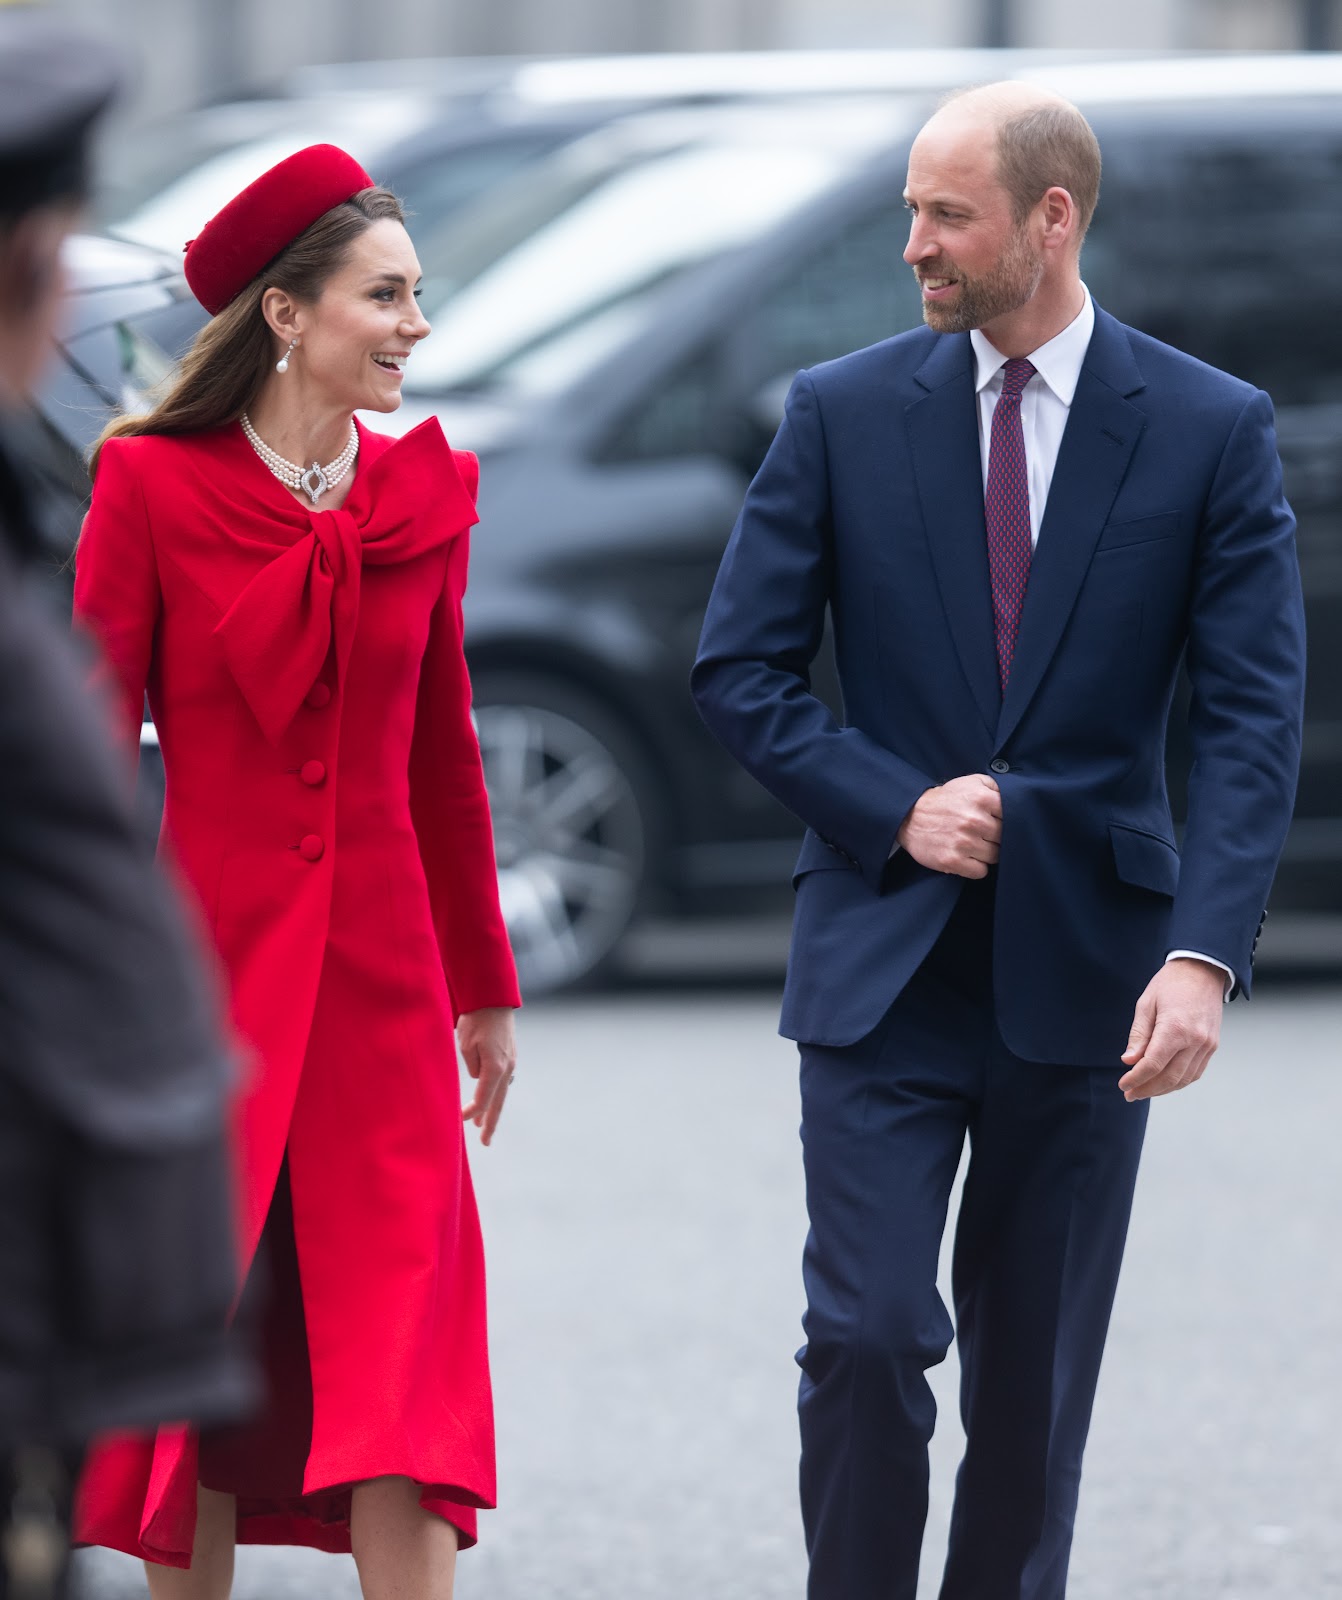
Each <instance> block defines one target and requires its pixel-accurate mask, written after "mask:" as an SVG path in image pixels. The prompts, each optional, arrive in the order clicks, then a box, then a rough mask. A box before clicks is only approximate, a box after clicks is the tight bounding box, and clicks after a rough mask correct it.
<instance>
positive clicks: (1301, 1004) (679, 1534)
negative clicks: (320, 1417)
mask: <svg viewBox="0 0 1342 1600" xmlns="http://www.w3.org/2000/svg"><path fill="white" fill-rule="evenodd" d="M775 1014H776V1003H775V997H774V996H773V994H771V993H769V992H766V991H762V990H757V991H755V992H752V993H745V994H741V993H734V994H733V993H723V992H708V993H705V992H703V991H698V992H696V991H683V992H677V993H665V992H663V993H657V992H653V993H646V992H645V993H642V994H626V995H622V996H617V997H613V998H612V997H604V998H594V999H590V1000H583V1001H566V1002H558V1001H556V1002H551V1003H549V1004H537V1005H535V1006H532V1007H531V1008H529V1009H528V1010H527V1012H525V1013H524V1015H523V1020H522V1025H521V1065H520V1071H519V1077H518V1082H517V1085H516V1089H515V1091H514V1098H513V1103H512V1104H511V1105H510V1106H509V1109H508V1114H507V1120H506V1124H505V1126H504V1128H503V1130H502V1132H501V1134H500V1137H499V1139H498V1141H497V1143H496V1145H495V1146H494V1148H493V1149H492V1150H490V1151H485V1152H480V1151H478V1150H477V1151H476V1152H475V1154H474V1167H475V1172H476V1175H477V1183H478V1186H479V1189H480V1193H481V1200H482V1207H483V1212H484V1217H485V1224H486V1230H487V1239H488V1245H489V1250H490V1261H491V1276H492V1300H493V1326H494V1333H493V1341H494V1370H495V1381H496V1388H497V1399H498V1417H499V1449H500V1482H501V1495H502V1509H500V1510H499V1511H498V1512H496V1513H493V1514H490V1515H488V1516H486V1517H485V1518H484V1529H483V1538H482V1541H481V1544H480V1546H479V1547H478V1548H477V1549H476V1550H474V1551H471V1552H470V1553H468V1554H466V1555H464V1556H463V1557H462V1559H461V1564H460V1581H459V1584H458V1594H459V1596H460V1597H461V1600H673V1597H674V1600H690V1597H693V1600H801V1597H802V1595H803V1592H804V1576H803V1562H802V1552H801V1544H800V1535H799V1531H798V1525H797V1517H796V1510H795V1492H794V1485H795V1472H796V1428H795V1421H794V1414H793V1402H794V1394H795V1380H796V1369H795V1367H794V1365H793V1362H792V1353H793V1350H794V1349H795V1347H796V1345H797V1343H798V1342H799V1330H798V1317H799V1314H800V1310H801V1300H800V1289H799V1281H798V1257H799V1252H800V1247H801V1241H802V1233H803V1209H802V1197H801V1186H800V1165H799V1156H798V1148H797V1137H796V1123H797V1094H796V1083H795V1052H794V1050H793V1047H791V1046H790V1045H788V1044H786V1043H785V1042H783V1041H781V1040H779V1039H778V1038H777V1037H776V1036H775V1033H774V1019H775ZM1339 1128H1342V989H1338V988H1327V987H1322V986H1320V987H1316V988H1304V989H1302V988H1294V989H1283V988H1279V989H1277V990H1276V991H1275V992H1274V991H1272V990H1271V989H1268V988H1266V987H1265V989H1264V992H1262V993H1261V994H1260V996H1259V998H1257V999H1255V1000H1254V1001H1253V1002H1251V1003H1250V1004H1247V1005H1246V1004H1242V1003H1241V1004H1236V1005H1234V1006H1232V1007H1230V1008H1229V1011H1228V1013H1227V1016H1226V1028H1225V1038H1224V1043H1223V1047H1222V1050H1221V1053H1220V1055H1219V1056H1218V1057H1217V1059H1216V1061H1215V1062H1214V1063H1213V1066H1212V1068H1211V1071H1210V1073H1209V1075H1208V1077H1207V1078H1206V1079H1205V1080H1204V1081H1203V1082H1202V1083H1201V1084H1199V1085H1198V1086H1197V1087H1196V1088H1194V1089H1192V1090H1189V1091H1186V1092H1185V1093H1183V1094H1180V1095H1177V1096H1174V1097H1172V1098H1169V1099H1166V1100H1163V1101H1160V1102H1157V1104H1156V1106H1155V1108H1154V1111H1153V1116H1152V1121H1151V1126H1150V1133H1149V1136H1148V1141H1147V1150H1146V1157H1145V1162H1144V1169H1143V1175H1142V1180H1141V1182H1140V1184H1139V1188H1138V1199H1137V1207H1136V1213H1135V1216H1134V1219H1133V1226H1132V1232H1131V1235H1130V1241H1129V1249H1128V1257H1127V1264H1126V1266H1125V1269H1124V1276H1123V1281H1122V1284H1121V1287H1120V1290H1119V1301H1118V1306H1117V1309H1116V1313H1115V1320H1114V1327H1113V1332H1112V1335H1111V1339H1110V1345H1109V1353H1108V1356H1107V1358H1106V1365H1105V1370H1104V1374H1103V1378H1102V1382H1101V1389H1100V1395H1099V1399H1098V1403H1097V1408H1096V1415H1095V1421H1094V1426H1093V1429H1092V1433H1091V1443H1090V1449H1089V1453H1088V1458H1087V1475H1086V1480H1085V1484H1084V1486H1083V1491H1082V1504H1081V1514H1080V1519H1079V1523H1078V1528H1077V1537H1076V1546H1075V1552H1074V1557H1073V1564H1072V1581H1071V1584H1070V1587H1069V1591H1068V1593H1069V1596H1070V1597H1071V1600H1134V1597H1141V1600H1328V1597H1331V1596H1336V1595H1342V1445H1339V1436H1340V1434H1342V1251H1340V1250H1339V1248H1338V1231H1339V1222H1340V1221H1342V1161H1340V1160H1339V1152H1338V1130H1339ZM954 1382H955V1374H954V1362H953V1360H952V1361H949V1362H948V1363H947V1364H946V1365H945V1366H944V1367H942V1368H941V1369H939V1370H938V1371H937V1373H936V1374H935V1387H936V1389H937V1392H938V1395H939V1398H940V1402H941V1419H942V1420H941V1423H940V1425H939V1427H938V1432H937V1437H936V1440H935V1441H934V1448H933V1501H932V1512H931V1516H930V1519H929V1525H928V1537H927V1551H926V1559H925V1562H924V1582H923V1585H922V1587H921V1588H920V1590H919V1596H920V1600H932V1597H933V1596H934V1595H935V1593H936V1580H937V1575H938V1573H937V1568H938V1565H939V1559H940V1552H941V1550H942V1549H943V1548H944V1539H945V1530H946V1524H947V1517H948V1513H949V1505H950V1483H951V1476H952V1473H953V1471H954V1465H955V1460H956V1455H957V1445H958V1439H957V1428H956V1423H955V1417H954V1404H953V1394H954ZM82 1568H83V1574H84V1579H85V1582H86V1593H87V1594H88V1596H89V1597H90V1600H129V1597H131V1596H140V1595H143V1594H144V1592H145V1590H144V1586H143V1580H142V1578H141V1577H140V1576H139V1573H138V1569H136V1568H135V1566H134V1565H133V1564H132V1563H130V1562H127V1561H125V1560H123V1559H122V1558H119V1557H111V1556H108V1555H107V1554H105V1553H102V1552H90V1553H88V1554H86V1556H85V1557H84V1558H83V1559H82ZM234 1593H235V1597H236V1600H318V1597H320V1600H354V1597H356V1596H357V1594H358V1589H357V1585H356V1584H355V1581H354V1574H353V1568H352V1564H351V1563H350V1562H349V1560H348V1558H339V1557H330V1556H320V1555H313V1554H310V1553H307V1552H288V1551H263V1550H252V1551H243V1552H242V1553H241V1558H240V1561H239V1573H238V1581H237V1584H236V1587H235V1590H234Z"/></svg>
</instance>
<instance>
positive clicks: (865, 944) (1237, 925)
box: [694, 308, 1305, 1068]
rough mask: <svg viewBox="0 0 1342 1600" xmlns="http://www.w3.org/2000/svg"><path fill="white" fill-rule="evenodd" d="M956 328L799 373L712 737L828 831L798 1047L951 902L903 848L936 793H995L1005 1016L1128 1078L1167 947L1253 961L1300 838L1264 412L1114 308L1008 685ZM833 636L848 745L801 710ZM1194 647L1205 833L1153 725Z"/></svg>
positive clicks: (1293, 661)
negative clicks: (989, 783)
mask: <svg viewBox="0 0 1342 1600" xmlns="http://www.w3.org/2000/svg"><path fill="white" fill-rule="evenodd" d="M973 372H974V369H973V352H972V349H971V344H970V339H969V335H968V334H954V335H938V334H935V333H933V332H931V331H930V330H928V329H918V330H916V331H914V332H912V333H906V334H901V335H900V336H899V337H898V338H895V339H891V340H888V341H887V342H886V343H884V344H880V345H876V346H874V347H873V348H871V349H869V350H863V351H859V352H858V353H857V354H855V355H851V356H847V357H845V358H844V359H843V360H840V361H836V362H831V363H829V364H828V365H826V366H821V367H817V368H815V369H814V370H813V371H811V372H804V373H802V374H801V375H800V376H799V377H798V379H797V381H796V383H795V384H794V385H793V388H792V392H791V395H790V397H789V401H788V408H787V417H786V419H785V421H784V423H783V426H782V428H781V430H780V431H779V434H778V437H777V438H776V440H775V441H774V444H773V447H772V449H771V450H770V452H769V456H768V459H767V460H766V461H765V463H764V466H763V467H762V468H761V470H760V473H759V475H758V477H757V478H756V479H755V482H754V484H753V485H752V486H751V490H750V493H749V495H748V497H747V499H746V503H745V508H744V510H743V511H742V513H741V518H740V521H739V522H738V524H737V527H736V531H735V533H734V534H733V536H732V539H731V542H730V544H729V545H728V547H727V552H726V555H725V557H724V560H723V564H722V570H721V573H720V574H719V576H718V581H717V586H716V588H715V589H714V592H713V598H712V601H711V602H710V604H709V607H708V615H707V619H706V622H705V625H704V633H703V641H702V644H701V647H700V656H699V661H698V664H697V666H696V668H695V674H694V690H695V694H696V697H697V699H698V703H699V707H700V710H701V711H702V713H703V715H704V717H705V718H706V720H707V722H708V724H709V726H710V727H711V728H712V729H713V731H714V732H715V733H716V734H717V735H718V736H719V737H720V738H721V739H722V740H723V742H724V743H725V744H726V745H727V746H728V748H729V749H731V750H732V752H733V753H734V754H735V755H736V756H737V757H738V758H739V759H740V760H741V761H742V763H743V764H744V765H745V766H746V767H747V768H749V770H750V771H751V772H753V773H754V775H755V776H756V777H757V778H758V779H759V780H760V782H761V783H763V784H764V785H765V786H766V788H768V789H770V790H771V791H772V792H773V793H774V794H775V795H777V796H778V798H779V799H781V800H782V801H783V802H784V804H786V805H787V806H789V807H790V808H791V809H792V810H793V811H794V812H795V813H796V814H797V816H799V817H800V818H801V819H802V820H803V821H804V822H806V823H807V824H808V826H809V829H810V831H809V833H808V834H807V837H806V839H805V841H804V843H803V845H802V850H801V855H800V858H799V860H798V862H797V868H796V877H795V882H796V887H797V914H796V922H795V924H794V930H793V939H792V957H791V961H790V963H789V968H788V979H787V987H786V990H785V994H784V1002H783V1018H782V1031H783V1032H784V1033H786V1034H788V1035H789V1036H790V1037H792V1038H795V1039H799V1040H802V1041H805V1042H809V1043H817V1044H849V1043H852V1042H853V1041H855V1040H857V1039H860V1038H861V1037H862V1036H863V1035H864V1034H866V1033H867V1032H869V1031H870V1030H871V1029H872V1028H873V1027H874V1026H875V1025H876V1023H877V1022H878V1021H879V1019H880V1018H881V1017H882V1015H884V1013H885V1011H886V1010H887V1009H888V1007H889V1006H890V1004H891V1003H892V1001H893V1000H894V999H895V997H896V996H897V995H898V994H899V992H900V991H901V989H902V988H903V986H904V984H905V983H906V982H907V981H908V979H909V977H910V976H911V974H912V973H913V972H914V971H915V970H916V969H917V967H918V966H919V964H920V963H921V962H922V960H923V958H924V956H925V955H926V954H927V952H928V951H929V950H930V949H931V947H932V945H933V944H934V942H935V941H936V939H937V937H938V936H939V934H940V933H941V930H942V929H943V928H944V927H945V925H946V922H947V920H948V918H949V916H950V914H951V911H952V909H953V907H954V906H955V903H956V901H957V899H958V898H959V896H960V893H961V882H962V880H960V879H959V878H956V877H954V876H951V875H948V874H945V873H938V872H932V871H930V870H928V869H927V868H924V867H922V866H920V865H919V864H918V863H917V862H915V861H913V860H912V859H911V858H910V857H909V856H907V855H905V854H899V855H896V856H895V858H894V859H893V860H891V859H889V857H890V850H891V846H892V844H893V843H894V840H895V834H896V830H897V829H898V827H899V825H900V822H901V820H902V819H903V817H904V816H906V815H907V813H908V811H909V810H910V808H911V807H912V806H913V804H914V802H915V801H916V800H917V799H918V797H919V796H920V795H921V794H922V793H923V792H924V791H925V790H926V789H928V788H930V787H932V786H933V785H934V784H939V783H944V782H946V781H947V780H949V779H951V778H955V777H959V776H961V775H962V774H965V773H972V772H982V773H984V774H988V773H991V774H992V775H993V777H994V778H995V780H996V782H997V785H998V787H999V789H1000V790H1001V796H1002V812H1003V823H1002V849H1001V861H1000V864H999V866H998V869H997V872H996V874H995V876H996V879H997V889H996V908H997V909H996V945H995V950H994V970H995V972H996V982H997V990H996V994H997V1015H998V1021H999V1023H1000V1026H1001V1029H1002V1034H1003V1037H1004V1039H1005V1040H1006V1042H1007V1043H1008V1045H1009V1046H1010V1048H1011V1049H1012V1050H1013V1051H1014V1052H1015V1053H1016V1054H1017V1055H1019V1056H1022V1057H1023V1058H1025V1059H1026V1060H1030V1061H1040V1062H1060V1063H1061V1062H1065V1063H1072V1064H1076V1065H1093V1066H1108V1065H1112V1066H1114V1067H1115V1068H1117V1065H1118V1060H1119V1056H1120V1054H1121V1052H1122V1050H1123V1048H1124V1046H1125V1045H1126V1043H1127V1040H1128V1031H1129V1028H1130V1026H1131V1023H1132V1015H1133V1009H1134V1006H1135V1004H1136V1001H1137V997H1138V995H1139V994H1140V993H1141V991H1142V989H1143V988H1144V986H1145V985H1146V983H1147V982H1148V981H1149V979H1150V977H1151V975H1152V973H1153V972H1154V971H1155V970H1156V968H1157V967H1158V966H1159V965H1160V964H1161V962H1162V961H1164V959H1165V956H1166V954H1167V953H1168V952H1169V951H1170V950H1175V949H1183V950H1197V951H1201V952H1204V953H1205V954H1207V955H1209V956H1213V957H1215V958H1216V959H1217V960H1218V961H1221V962H1223V963H1224V964H1225V965H1226V966H1227V967H1229V968H1231V969H1232V970H1233V971H1234V974H1235V977H1236V980H1237V983H1238V986H1239V988H1240V989H1241V990H1242V991H1243V992H1245V993H1246V994H1247V992H1248V990H1249V985H1250V981H1251V971H1250V969H1251V965H1252V958H1253V948H1254V945H1255V943H1256V930H1257V929H1258V928H1259V927H1260V926H1261V921H1262V916H1263V907H1264V905H1265V903H1266V900H1267V895H1268V889H1269V888H1270V886H1271V883H1272V876H1273V873H1274V871H1275V869H1276V865H1277V857H1278V855H1279V854H1280V852H1281V848H1282V843H1283V841H1284V839H1285V837H1286V830H1287V826H1288V824H1289V823H1290V820H1291V806H1292V801H1293V798H1294V794H1295V782H1296V771H1297V767H1298V764H1299V758H1300V737H1301V734H1300V725H1301V706H1302V700H1303V687H1304V664H1305V650H1304V612H1303V607H1302V604H1301V598H1300V573H1299V568H1298V565H1297V562H1296V550H1295V519H1294V518H1293V517H1292V515H1291V512H1290V509H1289V507H1288V506H1287V504H1286V501H1285V500H1284V499H1283V497H1282V488H1281V465H1280V463H1279V461H1278V459H1277V450H1276V440H1275V436H1274V433H1273V425H1272V407H1271V404H1270V402H1269V400H1268V398H1267V396H1266V395H1265V394H1262V393H1260V392H1258V391H1256V390H1254V389H1252V388H1250V387H1249V385H1247V384H1244V383H1240V382H1238V381H1237V380H1236V379H1234V378H1231V377H1227V376H1226V375H1225V374H1224V373H1220V372H1216V371H1213V370H1212V368H1210V367H1206V366H1203V365H1202V364H1201V363H1200V362H1197V361H1194V360H1192V359H1191V358H1189V357H1187V356H1184V355H1181V354H1179V353H1178V352H1177V351H1175V350H1172V349H1170V348H1169V347H1168V346H1166V345H1161V344H1158V343H1157V342H1156V341H1155V340H1154V339H1149V338H1146V337H1145V336H1144V335H1142V334H1140V333H1137V332H1135V331H1134V330H1133V329H1130V328H1125V327H1123V326H1122V325H1121V324H1119V323H1118V322H1116V321H1115V320H1114V319H1113V318H1112V317H1110V316H1107V315H1106V314H1105V313H1104V312H1103V311H1101V310H1099V309H1098V308H1097V309H1096V319H1095V332H1094V335H1093V337H1092V338H1091V342H1090V348H1089V350H1088V351H1087V354H1086V359H1085V364H1084V366H1083V368H1082V372H1081V381H1080V383H1079V385H1078V387H1077V391H1076V396H1075V399H1074V400H1073V403H1072V407H1071V412H1070V415H1069V418H1068V422H1067V427H1066V431H1065V433H1064V435H1063V440H1062V448H1061V450H1060V452H1059V455H1058V462H1057V468H1056V471H1055V474H1054V477H1053V483H1052V487H1051V489H1050V490H1049V496H1048V505H1047V507H1046V510H1045V514H1044V519H1043V525H1042V527H1041V528H1040V532H1039V544H1038V548H1037V550H1036V551H1035V555H1034V560H1033V564H1032V567H1031V571H1030V585H1029V592H1028V594H1027V596H1026V600H1025V607H1024V611H1023V613H1022V616H1021V622H1020V633H1019V636H1018V638H1017V640H1016V649H1015V656H1014V659H1013V662H1012V668H1011V679H1010V682H1009V684H1008V686H1007V691H1006V696H1005V699H1003V698H1002V697H1001V695H1000V692H999V689H998V673H997V661H996V654H995V649H994V635H993V612H992V597H991V586H990V582H989V571H988V557H987V535H986V532H985V525H984V509H983V479H982V477H981V466H982V464H981V456H980V447H979V437H978V426H977V413H976V403H975V396H974V376H973ZM827 606H828V607H829V609H830V611H831V613H832V616H833V621H834V641H835V652H836V657H837V662H838V669H839V679H840V683H841V685H842V689H843V706H844V723H843V725H842V726H841V725H840V724H839V723H838V722H836V720H835V719H834V717H833V716H832V715H831V714H830V712H829V711H828V710H827V709H826V708H825V706H823V705H822V704H821V703H820V701H819V700H817V699H815V698H814V697H813V696H812V695H811V694H810V693H809V692H808V682H809V680H808V676H807V674H808V669H809V666H810V663H811V661H812V659H813V658H814V656H815V654H816V652H817V650H818V648H819V646H820V641H821V637H822V633H823V623H824V616H825V610H826V607H827ZM1185 652H1186V656H1187V664H1188V672H1189V678H1190V680H1191V683H1192V688H1193V701H1192V714H1191V721H1190V734H1191V739H1192V750H1193V774H1192V778H1191V782H1190V787H1189V794H1188V827H1187V830H1186V832H1185V835H1184V838H1183V842H1182V847H1181V848H1180V847H1177V846H1176V843H1175V836H1174V828H1173V825H1172V822H1171V819H1170V810H1169V802H1168V800H1167V798H1166V793H1165V772H1164V752H1165V724H1166V719H1167V716H1168V712H1169V706H1170V700H1171V696H1172V695H1173V692H1174V684H1175V674H1176V671H1177V668H1178V665H1179V661H1180V657H1181V655H1183V654H1184V653H1185Z"/></svg>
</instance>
